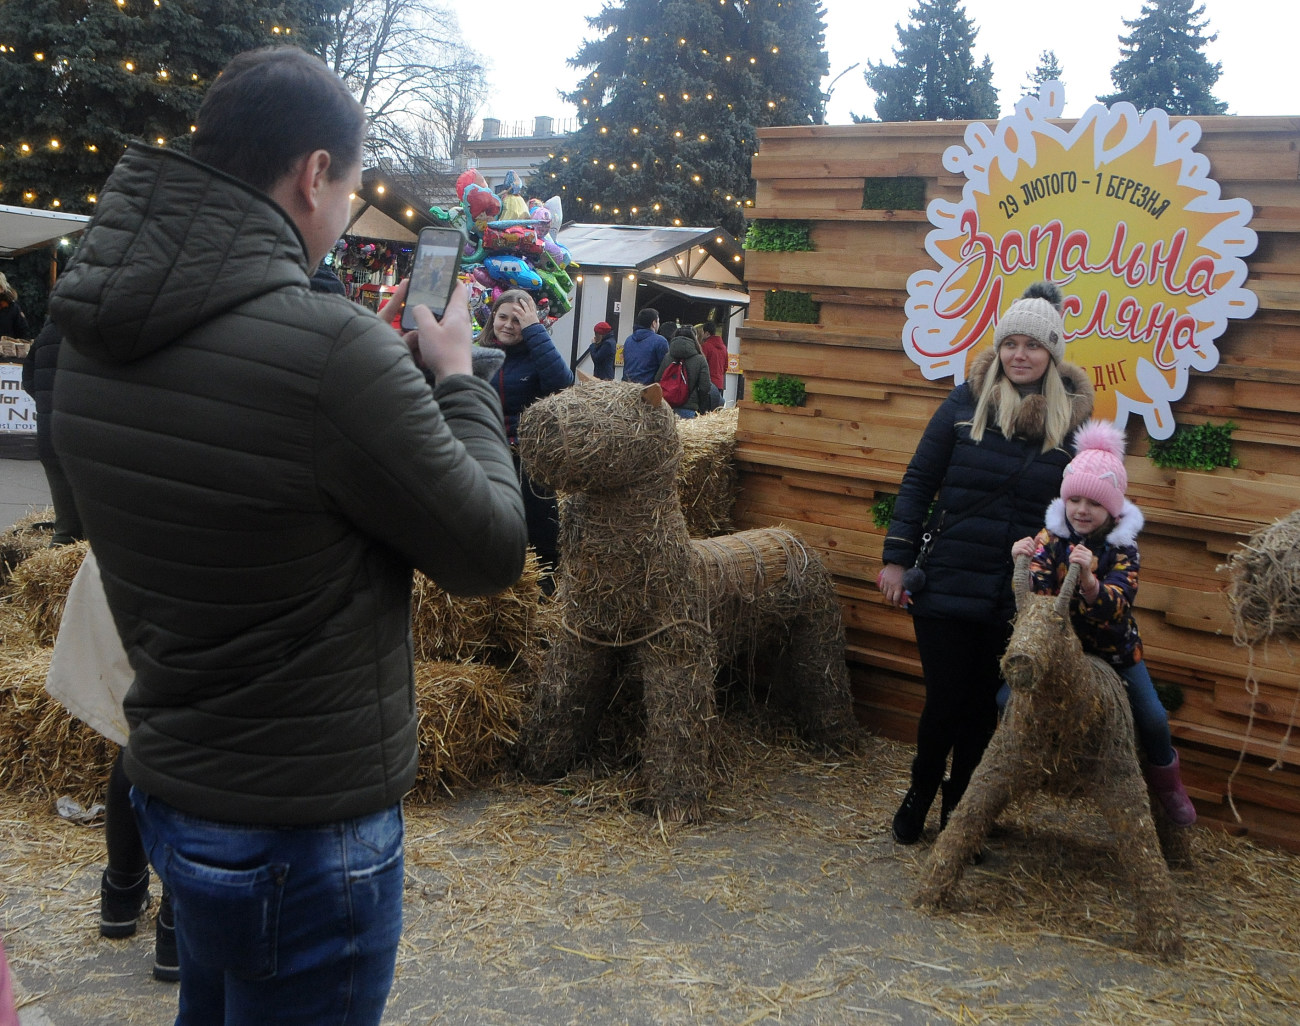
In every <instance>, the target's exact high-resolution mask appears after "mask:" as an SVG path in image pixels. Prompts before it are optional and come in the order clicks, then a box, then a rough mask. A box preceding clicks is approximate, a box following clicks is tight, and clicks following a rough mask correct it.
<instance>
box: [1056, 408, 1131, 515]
mask: <svg viewBox="0 0 1300 1026" xmlns="http://www.w3.org/2000/svg"><path fill="white" fill-rule="evenodd" d="M1074 451H1075V452H1076V453H1078V455H1077V456H1075V457H1074V459H1072V460H1071V461H1070V464H1069V466H1067V467H1066V468H1065V476H1064V477H1063V478H1062V479H1061V498H1062V499H1072V498H1074V497H1075V496H1077V495H1081V496H1083V497H1084V498H1087V499H1091V500H1092V501H1093V502H1097V503H1100V504H1101V505H1102V506H1104V507H1105V508H1106V512H1107V513H1109V514H1110V515H1111V516H1112V517H1115V518H1116V519H1119V516H1120V514H1121V513H1122V512H1123V510H1124V492H1125V491H1126V490H1127V488H1128V474H1127V473H1126V472H1125V470H1124V432H1123V431H1121V430H1120V429H1119V428H1118V427H1116V426H1115V424H1114V423H1113V422H1111V421H1109V420H1090V421H1088V423H1086V424H1084V425H1083V427H1081V428H1079V430H1078V433H1077V434H1075V436H1074Z"/></svg>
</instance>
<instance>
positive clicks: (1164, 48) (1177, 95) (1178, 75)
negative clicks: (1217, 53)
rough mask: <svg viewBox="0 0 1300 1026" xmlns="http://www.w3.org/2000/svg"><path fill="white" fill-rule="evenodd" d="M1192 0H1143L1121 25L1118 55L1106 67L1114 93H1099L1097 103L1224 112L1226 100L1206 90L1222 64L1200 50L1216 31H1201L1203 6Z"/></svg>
mask: <svg viewBox="0 0 1300 1026" xmlns="http://www.w3.org/2000/svg"><path fill="white" fill-rule="evenodd" d="M1194 2H1195V0H1144V2H1143V4H1142V13H1141V14H1139V15H1138V17H1137V18H1136V19H1135V20H1133V21H1129V20H1128V19H1124V25H1125V27H1126V28H1128V29H1129V32H1130V34H1129V35H1127V36H1120V37H1119V41H1120V52H1121V57H1120V59H1119V63H1118V64H1116V65H1115V66H1114V67H1113V68H1111V71H1110V80H1111V82H1113V83H1114V85H1115V92H1113V93H1111V94H1110V95H1109V96H1099V97H1097V99H1099V100H1100V101H1101V102H1102V103H1105V104H1112V103H1117V102H1118V101H1120V100H1127V101H1128V102H1129V103H1131V104H1133V105H1134V106H1135V107H1137V108H1138V109H1139V110H1147V109H1149V108H1152V107H1159V108H1161V109H1162V110H1165V111H1167V112H1169V113H1170V114H1224V113H1226V112H1227V110H1228V105H1227V104H1226V103H1223V102H1221V101H1220V100H1217V99H1216V98H1215V97H1214V94H1213V92H1212V91H1211V90H1213V89H1214V84H1215V83H1216V82H1218V80H1219V73H1220V70H1221V68H1222V65H1221V64H1219V62H1217V61H1216V62H1214V63H1213V64H1211V63H1210V61H1209V58H1207V57H1206V56H1205V54H1204V53H1203V52H1202V51H1203V50H1204V49H1205V46H1206V44H1207V43H1212V42H1214V40H1216V39H1218V38H1219V36H1218V33H1215V34H1214V35H1210V36H1207V35H1203V34H1202V32H1203V30H1204V29H1205V28H1206V27H1207V25H1208V24H1209V22H1208V21H1205V20H1202V15H1204V14H1205V5H1204V4H1201V5H1200V6H1198V7H1196V8H1195V9H1193V3H1194Z"/></svg>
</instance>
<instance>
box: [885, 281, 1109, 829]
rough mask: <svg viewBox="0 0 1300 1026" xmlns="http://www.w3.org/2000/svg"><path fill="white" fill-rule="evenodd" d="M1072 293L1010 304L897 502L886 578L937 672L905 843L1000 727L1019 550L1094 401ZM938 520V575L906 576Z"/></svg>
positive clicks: (932, 428)
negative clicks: (1064, 309)
mask: <svg viewBox="0 0 1300 1026" xmlns="http://www.w3.org/2000/svg"><path fill="white" fill-rule="evenodd" d="M1060 304H1061V294H1060V290H1059V289H1057V288H1056V286H1055V285H1051V284H1050V283H1039V284H1038V285H1035V286H1030V290H1029V292H1027V293H1026V296H1025V298H1022V299H1019V300H1017V301H1016V302H1015V303H1013V304H1012V305H1011V307H1010V308H1009V309H1008V310H1007V312H1006V313H1004V314H1003V315H1002V317H1001V318H1000V319H999V321H998V324H997V328H996V330H995V332H994V345H993V348H991V349H989V350H986V351H985V352H983V353H980V354H979V355H978V356H976V357H975V358H974V360H973V361H972V363H971V367H970V373H969V376H968V378H967V380H966V381H965V382H964V383H963V384H960V385H958V386H957V387H956V388H954V389H953V390H952V392H951V393H949V395H948V398H947V399H945V400H944V401H943V403H942V404H941V405H940V406H939V409H938V410H936V411H935V414H934V416H933V417H931V419H930V423H929V424H928V425H927V426H926V429H925V433H924V434H923V435H922V437H921V441H920V444H919V445H918V446H917V448H916V453H915V455H913V457H912V460H911V462H910V463H909V464H908V467H907V472H906V473H905V474H904V476H903V482H902V485H901V486H900V488H899V491H898V498H897V500H896V502H895V504H894V515H893V519H892V520H891V521H890V524H889V531H888V533H887V535H886V537H885V544H884V551H883V561H884V564H885V565H884V569H882V570H881V572H880V576H879V577H878V578H877V585H878V586H879V588H880V590H881V592H882V593H883V594H884V596H885V599H886V600H887V601H888V602H890V603H892V604H894V605H897V606H900V607H906V608H907V609H908V610H909V611H910V612H911V614H912V626H913V629H914V630H915V632H916V646H917V651H918V653H919V655H920V657H921V669H922V671H923V673H924V675H925V706H924V708H923V709H922V712H921V720H920V723H919V724H918V725H917V734H916V758H915V759H914V760H913V762H912V779H911V786H910V787H909V788H908V791H907V794H906V796H905V797H904V798H903V801H902V804H901V805H900V806H899V808H898V812H897V813H896V814H895V816H894V822H893V830H894V838H895V840H897V841H898V842H899V843H900V844H914V843H915V842H916V841H917V840H919V839H920V837H921V833H922V831H923V829H924V827H925V818H926V813H927V812H928V811H929V809H930V805H931V803H932V802H933V801H934V797H935V795H936V794H937V793H938V791H939V788H940V785H942V786H943V801H942V805H941V812H940V829H942V827H943V825H944V824H946V822H947V817H948V815H949V814H950V813H951V812H952V810H953V808H955V807H956V805H957V803H958V801H960V800H961V796H962V795H963V794H964V793H965V791H966V785H967V784H968V783H969V782H970V777H971V774H972V773H973V772H974V771H975V767H976V766H977V765H978V764H979V761H980V758H981V757H982V756H983V754H984V749H985V748H986V747H987V745H988V742H989V739H990V738H991V737H992V736H993V730H994V728H995V727H996V726H997V693H998V688H999V687H1000V685H1001V674H1000V671H999V669H998V664H999V661H1000V660H1001V657H1002V652H1003V650H1004V649H1005V648H1006V645H1007V642H1008V641H1009V640H1010V637H1011V621H1012V619H1013V617H1014V615H1015V599H1014V597H1013V595H1012V590H1011V570H1012V563H1011V559H1010V557H1009V555H1008V553H1010V551H1011V546H1012V543H1014V542H1015V541H1016V540H1018V539H1020V538H1022V537H1023V536H1024V535H1026V534H1032V533H1033V532H1035V531H1037V530H1038V527H1039V526H1040V522H1041V519H1042V511H1043V510H1044V509H1045V508H1046V507H1047V504H1048V503H1049V502H1050V501H1051V500H1052V498H1053V497H1055V496H1056V495H1057V493H1058V491H1059V489H1060V487H1061V474H1062V472H1063V471H1064V470H1065V467H1066V464H1068V463H1069V462H1070V453H1069V451H1068V450H1067V448H1066V446H1067V444H1068V442H1069V440H1070V437H1071V435H1072V433H1073V432H1074V431H1075V430H1076V429H1077V428H1078V427H1079V426H1080V425H1081V424H1082V423H1083V422H1084V421H1086V420H1087V419H1088V417H1089V416H1090V415H1091V413H1092V403H1093V389H1092V384H1091V383H1090V381H1089V379H1088V375H1087V373H1086V372H1085V371H1084V370H1083V369H1082V368H1080V367H1077V366H1075V365H1074V364H1069V363H1065V362H1064V355H1065V328H1064V325H1063V323H1062V320H1061V313H1060ZM931 503H933V504H934V512H933V513H932V514H929V515H927V511H928V510H929V508H930V506H931ZM927 532H929V533H931V535H932V539H933V541H932V546H931V548H930V551H929V554H928V557H927V560H926V562H925V567H924V579H923V581H922V580H919V579H917V578H915V576H914V577H913V578H912V579H911V580H908V581H905V580H904V573H905V571H907V570H908V568H909V567H911V566H912V565H913V563H914V562H915V560H916V557H917V553H918V551H919V548H920V545H921V541H922V535H923V534H925V533H927ZM936 532H937V533H936ZM909 588H910V591H909ZM949 754H951V755H952V768H951V770H950V771H949V773H948V779H947V780H946V781H945V780H944V772H945V770H946V769H947V763H948V756H949Z"/></svg>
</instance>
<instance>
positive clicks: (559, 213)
mask: <svg viewBox="0 0 1300 1026" xmlns="http://www.w3.org/2000/svg"><path fill="white" fill-rule="evenodd" d="M499 188H500V189H501V192H500V193H497V192H493V191H492V189H490V188H488V184H487V181H486V180H485V179H484V178H483V176H482V175H481V174H480V173H479V172H478V170H477V169H476V168H468V169H466V170H465V171H462V172H461V174H460V176H459V177H458V178H457V179H456V196H457V198H459V200H460V205H459V206H457V207H452V208H451V209H450V210H444V209H442V208H441V207H432V208H430V210H429V213H430V215H432V217H433V219H434V220H435V221H437V222H440V223H442V224H446V225H449V226H451V227H455V228H458V229H460V231H461V232H462V233H463V234H464V235H465V237H466V242H465V252H464V255H463V258H462V260H461V279H462V280H464V281H466V282H467V283H468V284H469V289H470V309H471V311H472V312H473V314H474V320H475V322H476V323H477V325H478V327H479V328H480V329H482V328H483V327H484V326H485V325H486V324H487V319H488V315H489V310H490V309H491V306H492V302H493V300H495V299H496V298H497V297H498V296H500V295H501V293H502V292H505V291H507V290H508V289H524V290H526V291H528V292H531V293H532V294H533V297H534V299H535V300H536V302H537V310H538V312H539V313H540V314H541V315H542V322H543V323H544V324H546V325H547V326H548V327H549V326H550V325H551V324H553V323H554V322H555V321H556V320H557V319H558V318H560V317H563V316H564V315H565V314H566V313H568V312H569V310H571V309H572V307H573V303H572V301H571V300H570V298H569V297H570V296H571V295H572V293H573V279H572V278H570V277H569V274H568V270H567V269H568V268H570V267H577V264H575V263H574V262H573V259H572V257H571V256H570V255H569V251H568V250H567V249H566V248H565V247H564V246H562V245H560V243H559V242H558V241H557V240H556V237H555V233H556V232H557V231H558V230H559V228H560V225H561V224H562V223H563V221H564V217H563V214H564V211H563V207H562V206H561V205H560V197H559V196H552V197H551V198H550V199H548V200H547V201H546V202H545V203H543V202H542V201H541V200H539V199H536V198H533V199H529V200H525V199H524V197H523V192H524V185H523V182H522V181H521V179H520V178H519V176H518V175H517V174H515V172H513V171H508V172H506V180H505V183H504V185H503V186H500V187H499Z"/></svg>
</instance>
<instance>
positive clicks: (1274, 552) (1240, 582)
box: [1227, 510, 1300, 647]
mask: <svg viewBox="0 0 1300 1026" xmlns="http://www.w3.org/2000/svg"><path fill="white" fill-rule="evenodd" d="M1227 569H1228V574H1229V576H1230V578H1231V583H1230V584H1229V586H1228V605H1229V607H1230V608H1231V609H1232V624H1233V640H1234V641H1235V642H1236V643H1237V644H1238V645H1242V646H1245V647H1250V646H1254V645H1257V644H1259V643H1260V642H1262V641H1267V640H1268V639H1270V638H1274V637H1300V510H1296V511H1295V512H1294V513H1291V514H1289V515H1287V516H1285V517H1282V518H1281V519H1280V520H1275V521H1274V522H1273V523H1271V524H1269V525H1268V526H1267V527H1262V528H1260V529H1259V530H1258V531H1256V532H1255V533H1254V534H1252V535H1251V536H1250V538H1249V539H1247V540H1246V541H1244V542H1243V543H1242V544H1241V548H1240V549H1238V550H1237V551H1236V552H1234V553H1233V554H1232V555H1231V556H1230V557H1229V559H1228V563H1227Z"/></svg>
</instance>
